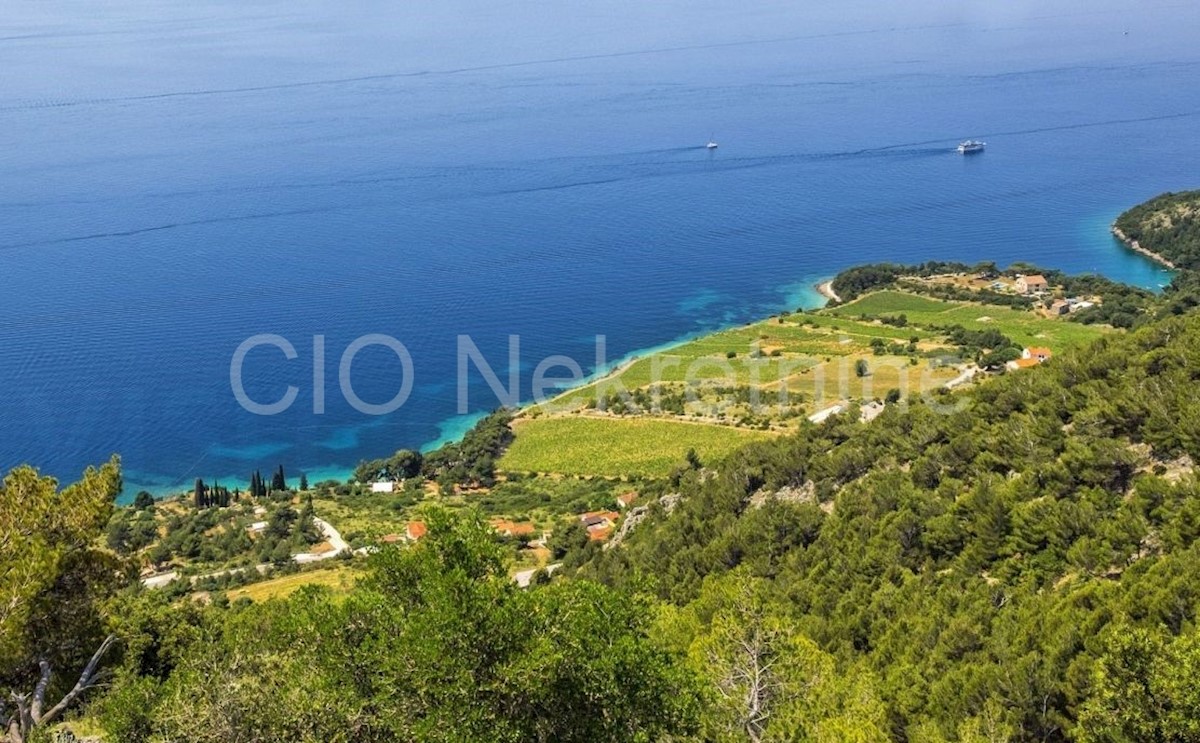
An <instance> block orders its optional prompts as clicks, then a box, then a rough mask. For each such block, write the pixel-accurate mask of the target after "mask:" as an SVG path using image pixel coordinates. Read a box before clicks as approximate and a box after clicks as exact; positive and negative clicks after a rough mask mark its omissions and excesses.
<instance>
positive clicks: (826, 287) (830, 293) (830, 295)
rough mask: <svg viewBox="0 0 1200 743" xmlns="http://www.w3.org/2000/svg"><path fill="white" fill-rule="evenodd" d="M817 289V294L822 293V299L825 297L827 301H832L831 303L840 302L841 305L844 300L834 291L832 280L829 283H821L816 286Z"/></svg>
mask: <svg viewBox="0 0 1200 743" xmlns="http://www.w3.org/2000/svg"><path fill="white" fill-rule="evenodd" d="M816 289H817V292H818V293H820V295H821V296H822V297H825V298H826V299H828V300H830V301H831V302H838V303H839V304H840V303H841V301H842V298H841V297H839V296H838V295H837V292H835V291H834V290H833V279H830V280H828V281H822V282H821V283H819V284H817V285H816Z"/></svg>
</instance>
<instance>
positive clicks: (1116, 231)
mask: <svg viewBox="0 0 1200 743" xmlns="http://www.w3.org/2000/svg"><path fill="white" fill-rule="evenodd" d="M1112 233H1113V235H1114V236H1116V238H1117V239H1118V240H1120V241H1121V242H1122V243H1124V244H1125V247H1127V248H1129V249H1130V250H1132V251H1134V252H1136V253H1141V254H1142V255H1144V256H1146V257H1147V258H1149V259H1150V260H1152V261H1154V262H1155V263H1161V264H1162V265H1164V266H1166V267H1167V268H1169V269H1171V270H1172V271H1178V270H1179V266H1176V265H1175V264H1174V263H1173V262H1171V261H1170V260H1168V259H1167V258H1165V257H1163V256H1161V255H1159V254H1158V253H1155V252H1154V251H1153V250H1149V249H1147V248H1143V247H1142V246H1141V245H1140V244H1138V241H1137V240H1131V239H1129V236H1128V235H1126V234H1125V233H1124V232H1123V231H1122V230H1121V228H1120V227H1118V226H1117V225H1116V224H1115V223H1114V224H1113V226H1112Z"/></svg>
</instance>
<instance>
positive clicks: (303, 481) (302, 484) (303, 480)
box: [300, 472, 308, 490]
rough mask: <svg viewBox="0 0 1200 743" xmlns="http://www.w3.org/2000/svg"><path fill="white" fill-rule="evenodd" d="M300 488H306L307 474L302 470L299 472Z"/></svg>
mask: <svg viewBox="0 0 1200 743" xmlns="http://www.w3.org/2000/svg"><path fill="white" fill-rule="evenodd" d="M300 489H301V490H308V475H305V474H304V473H303V472H301V473H300Z"/></svg>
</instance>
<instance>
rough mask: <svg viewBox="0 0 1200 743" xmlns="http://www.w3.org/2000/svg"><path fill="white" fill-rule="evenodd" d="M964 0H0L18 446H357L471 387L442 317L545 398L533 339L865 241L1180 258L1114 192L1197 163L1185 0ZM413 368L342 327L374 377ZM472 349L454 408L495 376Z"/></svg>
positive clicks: (1106, 269)
mask: <svg viewBox="0 0 1200 743" xmlns="http://www.w3.org/2000/svg"><path fill="white" fill-rule="evenodd" d="M954 5H956V6H958V7H954V8H952V7H951V6H950V4H946V3H940V2H939V3H934V2H909V3H894V2H883V1H882V0H870V1H868V2H850V3H838V4H836V10H835V9H834V8H833V7H825V6H831V4H827V3H819V4H818V3H816V2H811V1H807V0H806V1H804V2H796V1H795V0H790V1H787V2H785V1H783V0H758V1H756V0H751V1H750V2H742V3H728V2H719V3H718V2H711V1H709V0H701V1H699V2H697V1H695V0H693V1H692V2H687V3H684V2H678V0H665V1H664V2H655V3H645V2H631V1H630V0H613V1H612V2H605V3H592V2H554V1H553V0H551V1H550V2H537V3H534V2H505V1H499V2H497V1H495V0H492V1H490V2H483V1H482V0H447V1H443V2H437V3H433V2H429V3H379V2H365V1H355V0H349V1H347V0H337V1H336V2H334V1H332V0H330V1H328V2H322V1H313V0H287V2H260V1H255V0H226V1H222V2H214V1H213V0H192V1H190V2H186V3H184V2H172V1H171V0H168V1H166V2H163V1H162V0H153V1H151V0H109V1H108V2H104V3H95V2H83V1H82V0H73V1H68V0H43V1H41V2H27V1H24V0H20V1H18V0H13V1H12V2H8V3H5V4H4V8H3V11H2V12H0V279H2V286H3V289H2V291H0V394H2V397H0V468H2V469H7V468H8V467H10V466H12V465H15V464H17V463H20V462H31V463H35V464H37V465H39V466H40V467H42V469H43V470H44V471H46V472H49V473H53V474H55V475H59V476H61V477H63V478H71V477H74V476H75V475H77V473H78V471H79V470H80V469H81V468H82V467H84V466H85V465H87V464H88V463H94V462H98V461H101V460H103V459H104V458H106V457H107V456H109V455H110V454H111V453H113V452H119V453H121V455H122V456H123V457H124V460H125V464H126V469H127V491H131V490H134V489H137V488H141V487H148V488H150V489H152V490H156V491H159V492H162V491H165V490H168V489H170V488H173V487H178V486H180V485H186V484H187V483H189V482H190V481H191V480H192V479H194V478H195V477H198V476H199V477H204V478H205V479H209V480H211V479H213V478H220V479H221V480H222V481H224V482H226V483H227V484H236V483H238V482H241V481H242V480H244V479H245V478H246V477H247V476H248V474H249V472H250V471H251V470H252V469H253V468H255V467H260V468H262V469H264V470H266V469H270V468H273V467H274V466H275V465H277V464H279V463H282V464H284V465H285V467H286V468H287V469H289V470H290V471H292V472H297V471H299V470H305V471H307V472H309V473H312V475H311V476H320V475H323V474H328V473H337V472H344V471H345V470H346V469H347V468H349V467H352V466H353V464H354V463H355V462H356V461H357V460H359V459H360V458H363V457H368V456H379V455H383V454H386V453H389V452H391V451H392V450H394V449H396V448H399V447H402V446H410V447H414V446H422V445H429V444H430V443H431V442H434V441H437V440H439V439H441V438H444V437H447V436H454V435H456V434H457V433H458V432H460V431H461V430H462V428H463V426H464V425H467V424H468V423H469V421H470V420H471V418H470V416H467V417H462V416H459V415H458V409H457V408H458V401H457V389H456V381H455V380H456V348H457V344H458V336H460V335H469V336H470V338H471V339H472V340H473V342H474V343H475V344H476V345H477V346H478V348H479V349H480V351H481V352H482V353H483V354H484V355H485V356H486V358H487V359H488V360H489V362H490V363H491V364H492V366H493V367H494V368H495V369H496V372H497V373H498V374H499V375H500V377H501V378H502V379H503V380H504V381H507V380H508V377H507V370H508V342H509V336H510V335H519V336H520V364H519V365H518V368H519V371H520V372H521V380H522V385H523V386H522V393H521V395H522V397H527V396H528V392H529V384H530V381H531V378H532V371H533V369H534V367H535V366H536V365H537V363H538V362H539V361H540V360H541V359H543V358H545V357H547V356H550V355H553V354H561V355H565V356H568V357H571V358H573V359H575V360H577V361H578V362H579V363H580V364H581V366H582V367H583V368H584V370H585V371H591V370H592V368H593V367H594V365H595V363H596V362H595V358H594V357H595V350H594V338H595V336H596V335H598V334H600V335H604V336H605V337H606V340H607V358H608V360H609V361H613V360H615V359H617V358H619V357H621V356H622V355H625V354H628V353H631V352H634V351H636V350H638V349H645V348H649V347H653V346H656V345H659V344H662V343H665V342H669V341H671V340H672V339H676V338H679V337H682V336H686V335H688V334H694V333H697V332H701V331H704V330H706V329H712V328H715V327H719V326H722V325H727V324H730V323H737V322H742V321H746V320H750V319H752V318H755V317H758V316H762V315H764V314H767V313H770V312H774V311H778V310H780V309H782V308H791V307H795V306H798V305H812V304H813V303H815V301H816V300H815V298H814V297H813V295H812V292H811V285H812V284H813V283H814V282H816V281H818V280H819V279H821V278H825V277H828V276H831V275H832V274H834V273H835V272H837V271H838V270H839V269H841V268H844V267H847V266H850V265H853V264H856V263H863V262H869V261H880V260H889V261H921V260H925V259H958V260H963V261H976V260H984V259H992V260H996V261H998V262H1001V263H1008V262H1011V261H1016V260H1028V261H1036V262H1038V263H1040V264H1043V265H1047V266H1055V267H1059V268H1063V269H1066V270H1069V271H1073V272H1082V271H1098V272H1101V273H1104V274H1105V275H1108V276H1111V277H1113V278H1116V279H1121V280H1125V281H1129V282H1132V283H1135V284H1139V285H1142V286H1147V287H1156V286H1158V285H1159V284H1160V283H1162V282H1165V281H1167V280H1168V278H1169V277H1168V276H1167V275H1166V274H1164V273H1163V272H1162V271H1160V270H1158V269H1156V268H1155V267H1154V266H1152V265H1150V264H1149V263H1147V262H1146V261H1144V260H1143V259H1141V258H1139V257H1137V256H1134V255H1131V254H1129V253H1128V252H1126V251H1125V250H1123V249H1122V248H1121V247H1120V246H1118V245H1116V244H1115V243H1114V242H1113V240H1112V239H1111V238H1110V237H1109V235H1108V232H1107V227H1108V224H1109V223H1110V222H1111V220H1112V219H1113V218H1114V217H1115V216H1116V214H1117V213H1119V212H1120V211H1121V210H1122V208H1124V207H1126V206H1128V205H1131V204H1133V203H1135V202H1138V201H1141V200H1143V199H1145V198H1147V197H1149V196H1152V195H1154V194H1156V193H1159V192H1161V191H1165V190H1180V189H1185V188H1194V187H1198V186H1200V168H1198V167H1197V166H1198V165H1200V162H1198V157H1197V154H1198V153H1200V85H1197V81H1198V80H1200V44H1198V43H1197V41H1198V40H1200V39H1198V36H1200V31H1198V29H1200V5H1198V4H1196V3H1194V2H1190V3H1176V2H1165V1H1164V2H1157V1H1155V0H1149V1H1145V0H1137V1H1136V2H1135V1H1134V0H1120V1H1116V0H1088V1H1087V2H1081V1H1077V0H1039V2H1036V3H1035V2H1012V3H996V2H966V3H957V4H954ZM897 6H902V7H897ZM710 135H711V136H713V137H715V138H716V139H717V140H718V141H719V142H720V148H719V149H718V150H716V151H711V152H710V151H708V150H706V149H705V148H704V146H703V145H704V143H705V142H706V141H707V140H708V138H709V137H710ZM966 137H979V138H982V139H985V140H986V141H987V142H988V143H989V147H988V151H987V152H986V153H985V154H983V155H981V156H978V157H972V158H963V157H960V156H958V155H956V154H954V153H953V152H952V148H953V146H954V145H955V144H956V143H957V142H958V140H960V139H963V138H966ZM261 333H270V334H277V335H279V336H282V337H284V338H286V339H287V340H288V341H289V342H291V343H292V344H293V345H294V346H295V348H296V351H297V357H296V358H295V359H293V360H290V361H289V360H287V359H285V357H284V355H283V353H282V352H281V351H279V350H277V349H274V348H271V347H261V348H257V349H255V350H253V351H251V352H250V353H249V354H248V355H247V357H246V360H245V365H244V373H245V385H246V389H247V391H248V393H249V394H250V395H251V397H253V398H254V399H256V400H259V401H262V402H270V401H273V400H276V399H278V398H279V397H280V396H281V395H282V394H283V393H284V391H285V389H286V388H287V387H288V385H293V386H295V387H296V389H297V397H296V401H295V403H294V404H293V405H292V407H291V408H290V409H289V410H287V411H286V412H284V413H282V414H279V415H275V416H270V417H264V416H256V415H252V414H250V413H248V412H246V411H245V410H244V409H243V408H242V407H241V406H240V405H239V404H238V402H237V401H236V399H235V397H234V394H233V392H232V391H231V385H230V360H231V357H232V356H233V354H234V351H235V349H236V348H237V347H238V345H239V344H240V343H241V342H242V341H243V340H245V339H246V338H248V337H250V336H253V335H255V334H261ZM368 333H382V334H387V335H390V336H392V337H394V338H396V339H399V340H400V341H401V342H402V343H403V344H404V345H405V346H406V348H407V349H408V351H409V352H410V353H411V357H412V361H413V366H412V370H413V374H412V377H411V379H412V382H413V388H412V393H411V397H410V398H409V399H408V401H407V403H406V404H405V405H404V406H403V407H401V408H400V409H399V410H398V411H396V412H394V413H392V414H390V415H387V416H369V415H364V414H362V413H360V412H358V411H356V410H354V409H353V408H352V407H351V406H350V405H349V404H347V402H346V401H345V399H344V397H343V395H342V393H341V391H340V389H339V384H338V365H339V360H340V359H341V356H342V353H343V352H344V351H345V349H346V348H347V346H348V345H349V344H350V343H351V342H352V341H354V339H356V338H358V337H360V336H362V335H364V334H368ZM314 335H321V336H324V343H325V354H324V355H325V367H326V371H325V375H324V377H325V380H326V381H325V385H324V388H325V397H326V401H325V413H324V414H322V415H314V414H313V402H314V392H313V390H314V384H313V356H314V354H313V336H314ZM560 371H561V370H560ZM401 377H402V373H401V366H400V363H399V362H398V361H397V358H396V356H395V354H393V352H392V351H390V350H388V349H386V348H383V347H381V346H374V347H369V348H367V349H365V350H363V351H362V352H361V353H360V354H359V355H358V356H357V357H356V358H355V361H354V366H353V377H352V379H353V384H354V390H355V392H356V394H358V395H359V396H360V397H361V398H362V399H364V400H366V401H368V402H372V403H379V402H383V401H386V400H388V399H389V398H391V397H392V396H393V394H395V392H396V391H397V390H398V389H399V386H400V380H401ZM471 379H472V381H473V383H472V386H471V388H470V399H469V406H468V408H469V411H470V412H473V413H478V412H479V411H482V410H486V409H489V408H491V407H494V406H496V405H497V399H496V396H495V395H494V394H493V393H492V391H491V389H490V388H489V387H488V386H487V384H485V383H484V382H482V381H481V379H480V377H479V375H478V374H472V377H471ZM311 476H310V477H311Z"/></svg>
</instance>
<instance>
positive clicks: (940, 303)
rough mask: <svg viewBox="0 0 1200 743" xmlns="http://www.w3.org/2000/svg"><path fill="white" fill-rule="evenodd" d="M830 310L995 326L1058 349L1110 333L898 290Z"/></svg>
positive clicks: (927, 323) (970, 326) (852, 314)
mask: <svg viewBox="0 0 1200 743" xmlns="http://www.w3.org/2000/svg"><path fill="white" fill-rule="evenodd" d="M829 313H830V314H832V315H838V316H841V317H845V318H852V317H859V316H861V315H864V314H865V315H870V316H881V315H890V316H895V315H899V314H904V315H905V317H907V318H908V321H909V323H911V324H913V325H919V326H931V325H939V326H949V325H961V326H963V327H964V328H967V329H968V330H989V329H995V330H998V331H1000V332H1001V333H1003V334H1004V335H1006V336H1008V337H1009V338H1012V339H1013V341H1015V342H1016V343H1019V344H1021V345H1023V346H1034V345H1036V346H1049V347H1050V348H1051V350H1054V351H1062V350H1065V349H1068V348H1074V347H1076V346H1081V345H1086V344H1087V343H1089V342H1091V341H1093V340H1095V339H1096V338H1098V337H1100V336H1101V335H1103V334H1104V333H1105V332H1107V331H1106V329H1105V328H1102V327H1098V326H1095V325H1081V324H1079V323H1073V322H1068V321H1067V320H1063V319H1050V318H1045V317H1041V316H1040V315H1036V314H1034V313H1032V312H1026V311H1023V310H1016V309H1012V308H1010V307H1000V306H996V305H984V304H971V303H967V302H951V301H944V300H939V299H932V298H929V297H920V296H917V295H914V294H907V293H905V292H897V291H881V292H875V293H874V294H868V295H866V296H863V297H859V298H858V299H856V300H854V301H853V302H850V303H848V304H844V305H842V306H840V307H837V308H834V309H832V310H829Z"/></svg>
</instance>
